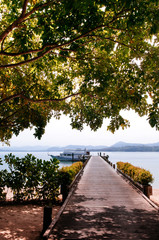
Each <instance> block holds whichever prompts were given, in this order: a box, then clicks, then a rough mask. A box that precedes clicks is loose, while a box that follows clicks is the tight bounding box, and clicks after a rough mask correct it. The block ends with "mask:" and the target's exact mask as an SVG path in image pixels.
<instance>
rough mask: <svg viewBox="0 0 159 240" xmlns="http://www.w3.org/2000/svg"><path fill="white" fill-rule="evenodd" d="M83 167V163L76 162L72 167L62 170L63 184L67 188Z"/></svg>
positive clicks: (61, 180)
mask: <svg viewBox="0 0 159 240" xmlns="http://www.w3.org/2000/svg"><path fill="white" fill-rule="evenodd" d="M82 167H83V163H82V162H75V163H73V164H72V165H71V166H67V167H62V168H61V169H60V182H61V184H64V185H65V186H69V185H70V184H71V183H72V181H73V180H74V178H75V176H76V175H77V173H78V172H79V171H80V170H81V168H82Z"/></svg>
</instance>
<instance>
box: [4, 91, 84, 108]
mask: <svg viewBox="0 0 159 240" xmlns="http://www.w3.org/2000/svg"><path fill="white" fill-rule="evenodd" d="M80 94H81V93H80V92H78V93H73V94H71V95H68V96H66V97H63V98H59V99H56V98H46V99H31V98H28V97H26V96H25V95H24V94H23V93H19V94H14V95H12V96H10V97H8V98H5V99H2V100H1V101H0V105H1V104H3V103H6V102H9V101H10V100H13V99H14V98H22V99H25V100H27V101H28V102H32V103H41V102H62V101H64V100H66V99H68V98H71V97H75V96H78V95H80Z"/></svg>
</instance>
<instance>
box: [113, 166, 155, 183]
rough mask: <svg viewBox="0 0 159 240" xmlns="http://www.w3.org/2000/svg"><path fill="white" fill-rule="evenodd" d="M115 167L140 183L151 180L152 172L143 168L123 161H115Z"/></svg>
mask: <svg viewBox="0 0 159 240" xmlns="http://www.w3.org/2000/svg"><path fill="white" fill-rule="evenodd" d="M117 168H118V169H119V170H121V171H122V172H123V173H125V174H127V175H128V176H130V177H131V178H132V179H133V180H134V181H135V182H138V183H140V184H142V185H148V184H149V183H152V182H153V177H152V174H151V173H150V172H149V171H147V170H145V169H143V168H139V167H135V166H133V165H132V164H130V163H124V162H117Z"/></svg>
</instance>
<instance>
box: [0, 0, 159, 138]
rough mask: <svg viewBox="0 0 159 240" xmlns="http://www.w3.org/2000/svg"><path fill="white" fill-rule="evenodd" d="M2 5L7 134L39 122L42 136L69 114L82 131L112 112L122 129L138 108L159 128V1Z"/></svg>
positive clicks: (55, 0) (42, 0)
mask: <svg viewBox="0 0 159 240" xmlns="http://www.w3.org/2000/svg"><path fill="white" fill-rule="evenodd" d="M0 4H1V8H0V18H1V23H0V24H1V25H0V27H1V28H0V29H1V32H0V44H1V48H0V90H1V91H0V112H1V116H0V139H1V141H8V140H9V139H10V138H11V137H12V135H13V134H16V135H18V134H19V132H20V131H22V130H24V129H25V128H28V127H30V128H31V127H33V126H35V134H34V135H35V137H38V138H39V139H40V138H41V136H42V134H43V133H44V131H45V130H44V129H45V126H46V124H47V122H48V121H49V119H50V118H51V117H52V116H54V117H56V118H59V116H60V114H61V113H63V114H66V115H69V116H70V118H71V120H72V123H71V124H72V127H73V128H77V129H79V130H82V128H83V124H87V125H89V126H90V127H91V129H92V130H96V129H98V128H99V127H101V125H102V123H103V119H104V118H110V125H109V126H108V129H109V130H111V131H112V132H114V131H115V130H116V129H118V128H119V127H122V128H125V127H127V126H129V122H128V121H127V120H126V119H123V117H122V116H121V114H120V112H121V110H129V109H134V110H135V111H136V112H137V113H138V114H139V115H140V116H143V115H148V119H149V123H150V125H151V126H152V127H156V129H157V130H158V129H159V109H158V102H159V97H158V96H159V90H158V89H159V88H158V87H159V81H158V62H159V59H158V58H159V54H158V53H159V50H158V37H159V35H158V20H159V19H158V16H159V4H158V1H155V0H151V1H150V0H144V1H143V0H138V1H135V0H132V1H127V0H115V1H114V0H109V1H103V0H81V1H79V0H73V1H70V0H60V1H59V0H1V1H0ZM137 62H139V64H137ZM148 96H149V98H150V99H151V101H148Z"/></svg>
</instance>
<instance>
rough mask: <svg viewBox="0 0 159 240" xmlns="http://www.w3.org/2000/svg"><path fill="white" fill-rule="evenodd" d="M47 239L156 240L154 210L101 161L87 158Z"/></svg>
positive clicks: (157, 222) (158, 236)
mask: <svg viewBox="0 0 159 240" xmlns="http://www.w3.org/2000/svg"><path fill="white" fill-rule="evenodd" d="M48 239H49V240H53V239H60V240H62V239H74V240H75V239H88V240H89V239H101V240H102V239H110V240H115V239H116V240H121V239H122V240H124V239H125V240H128V239H131V240H140V239H142V240H143V239H149V240H158V239H159V218H158V210H157V209H156V208H154V207H153V205H151V204H150V203H149V201H147V200H146V199H145V198H143V196H142V194H139V193H138V192H137V191H136V190H135V189H134V188H132V186H130V185H129V184H128V183H127V182H126V181H125V180H123V179H122V177H121V176H119V175H118V174H117V173H116V171H115V170H114V169H113V168H112V167H111V166H110V165H109V164H108V163H106V162H105V161H104V160H103V159H102V158H101V157H99V156H98V157H91V159H90V160H89V162H88V164H87V165H86V167H85V168H84V172H83V174H82V176H81V178H80V180H79V181H78V183H77V186H76V188H75V190H74V191H73V193H72V195H71V197H70V198H69V200H68V202H67V204H66V206H65V209H64V211H63V212H62V214H61V216H60V218H59V219H58V221H57V223H56V224H55V226H54V228H53V229H52V230H51V233H50V235H49V237H48Z"/></svg>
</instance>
